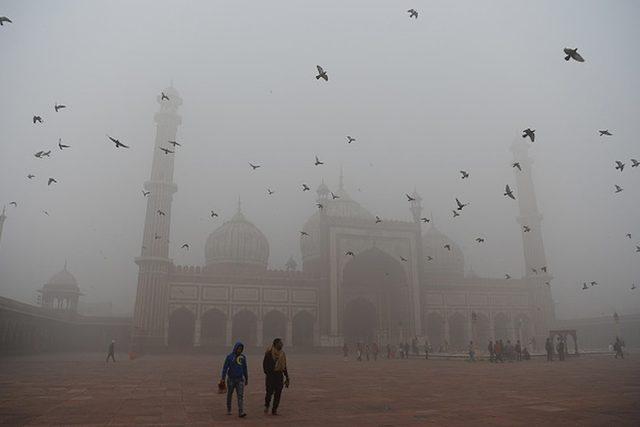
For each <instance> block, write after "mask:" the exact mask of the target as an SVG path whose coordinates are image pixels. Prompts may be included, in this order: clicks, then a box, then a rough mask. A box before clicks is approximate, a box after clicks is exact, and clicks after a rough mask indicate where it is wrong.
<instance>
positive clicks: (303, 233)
mask: <svg viewBox="0 0 640 427" xmlns="http://www.w3.org/2000/svg"><path fill="white" fill-rule="evenodd" d="M308 235H309V233H307V232H306V231H301V232H300V236H308Z"/></svg>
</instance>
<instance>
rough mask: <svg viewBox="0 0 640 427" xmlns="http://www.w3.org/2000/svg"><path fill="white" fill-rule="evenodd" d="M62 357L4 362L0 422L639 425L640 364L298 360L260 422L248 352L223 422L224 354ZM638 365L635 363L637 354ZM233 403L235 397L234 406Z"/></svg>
mask: <svg viewBox="0 0 640 427" xmlns="http://www.w3.org/2000/svg"><path fill="white" fill-rule="evenodd" d="M123 356H124V355H121V356H120V360H119V361H118V362H117V363H115V364H108V365H107V364H105V363H104V361H103V355H98V354H82V355H74V354H59V355H39V356H34V357H20V358H3V359H0V423H4V424H10V425H51V424H82V425H86V424H95V425H134V424H137V425H140V424H147V425H196V424H198V425H275V424H278V425H291V426H305V425H332V426H333V425H351V426H360V425H376V426H405V425H446V426H452V425H476V426H478V425H497V426H518V425H523V426H524V425H527V426H531V425H579V426H585V425H601V426H614V425H615V426H619V425H635V426H638V425H640V356H639V355H638V354H635V355H634V354H632V355H630V357H628V358H627V359H625V360H615V359H614V358H613V357H612V356H608V355H607V356H604V355H593V356H583V357H580V358H571V359H568V360H567V361H565V362H554V363H546V362H544V361H542V360H533V361H529V362H520V363H504V364H501V365H495V364H490V363H488V362H476V363H469V362H463V361H452V360H451V361H449V360H429V361H426V360H422V359H410V360H378V361H377V362H373V361H371V362H360V363H359V362H356V361H353V360H349V361H344V360H343V359H342V357H339V356H332V355H322V356H321V355H295V354H291V355H289V358H288V359H289V360H288V363H289V367H290V372H291V376H292V384H291V388H289V389H285V390H284V392H283V398H282V404H281V407H280V415H279V416H278V417H273V416H271V415H264V414H263V413H262V404H263V403H262V402H263V390H264V377H263V375H262V372H261V362H262V358H261V356H259V355H249V356H248V362H249V368H250V374H249V380H250V381H249V387H248V388H247V389H245V404H246V411H247V413H248V416H247V418H245V419H242V420H240V419H238V418H237V413H236V410H235V402H234V415H232V416H228V415H226V414H225V412H226V410H225V403H224V402H225V397H224V395H219V394H217V389H216V383H217V380H218V377H219V375H220V373H219V371H220V367H221V363H222V356H205V355H194V356H177V355H162V356H145V357H142V358H139V359H137V360H135V361H129V360H125V359H124V358H123ZM634 356H635V357H634ZM234 400H235V399H234Z"/></svg>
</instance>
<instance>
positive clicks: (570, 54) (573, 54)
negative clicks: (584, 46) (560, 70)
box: [564, 47, 584, 62]
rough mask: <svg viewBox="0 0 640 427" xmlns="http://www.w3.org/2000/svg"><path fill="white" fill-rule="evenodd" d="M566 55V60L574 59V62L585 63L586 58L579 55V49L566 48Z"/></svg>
mask: <svg viewBox="0 0 640 427" xmlns="http://www.w3.org/2000/svg"><path fill="white" fill-rule="evenodd" d="M564 53H565V55H567V56H565V57H564V60H565V61H568V60H570V59H573V60H574V61H578V62H584V58H583V57H582V56H581V55H580V54H579V53H578V48H577V47H576V48H575V49H570V48H568V47H565V48H564Z"/></svg>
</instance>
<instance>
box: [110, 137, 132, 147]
mask: <svg viewBox="0 0 640 427" xmlns="http://www.w3.org/2000/svg"><path fill="white" fill-rule="evenodd" d="M107 138H109V139H110V140H111V142H113V143H114V144H116V148H120V147H122V148H129V146H128V145H124V144H123V143H122V142H120V141H119V140H117V139H115V138H112V137H110V136H109V135H107Z"/></svg>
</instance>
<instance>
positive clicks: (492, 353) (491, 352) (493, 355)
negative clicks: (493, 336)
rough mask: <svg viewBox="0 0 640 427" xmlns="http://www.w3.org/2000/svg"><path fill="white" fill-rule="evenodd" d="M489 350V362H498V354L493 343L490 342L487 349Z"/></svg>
mask: <svg viewBox="0 0 640 427" xmlns="http://www.w3.org/2000/svg"><path fill="white" fill-rule="evenodd" d="M487 350H489V362H491V363H493V362H495V361H496V353H495V350H494V348H493V341H491V340H489V346H488V347H487Z"/></svg>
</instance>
